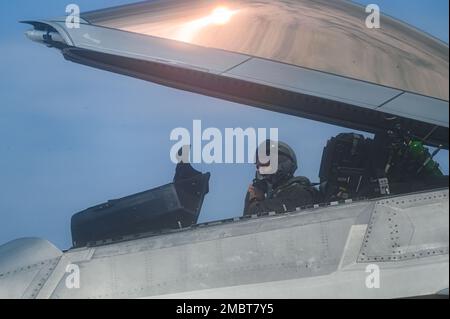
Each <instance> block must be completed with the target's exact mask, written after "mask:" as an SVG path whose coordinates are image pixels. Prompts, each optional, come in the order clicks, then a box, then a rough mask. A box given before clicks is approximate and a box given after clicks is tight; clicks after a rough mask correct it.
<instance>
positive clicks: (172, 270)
mask: <svg viewBox="0 0 450 319" xmlns="http://www.w3.org/2000/svg"><path fill="white" fill-rule="evenodd" d="M448 196H449V191H448V189H442V190H436V191H430V192H422V193H416V194H409V195H404V196H397V197H389V198H382V199H378V200H366V201H359V202H352V201H347V202H345V203H330V204H328V205H326V206H322V207H319V206H316V207H312V208H307V209H299V210H297V211H295V212H291V213H283V214H270V213H269V214H267V215H265V216H252V217H249V218H236V219H234V220H226V221H220V222H215V223H209V224H201V225H196V226H194V227H191V228H188V229H184V230H179V231H174V232H169V233H166V234H162V235H145V234H144V235H142V237H141V238H137V239H136V238H128V239H127V238H123V240H122V241H118V242H112V241H111V242H107V243H105V242H101V243H92V245H90V246H89V247H86V248H80V249H72V250H69V251H67V252H65V253H62V252H61V251H58V250H57V249H56V248H55V247H54V246H52V245H51V244H50V243H48V242H46V241H43V240H39V239H26V240H19V241H13V242H11V243H8V244H6V245H3V246H0V298H194V299H196V298H213V299H216V298H217V299H227V298H275V299H276V298H405V297H418V296H429V295H438V294H444V295H446V296H447V297H448V287H449V253H448V250H449V205H448V204H449V198H448ZM73 264H75V265H77V266H78V267H79V269H80V288H79V289H76V288H75V289H69V288H68V287H67V285H66V281H67V279H68V276H70V273H69V272H66V270H67V269H68V268H67V266H68V265H73ZM368 265H377V266H378V267H379V270H380V273H379V274H380V286H379V288H368V287H367V286H366V281H367V280H368V279H367V278H368V276H369V275H370V273H369V272H367V271H368V270H370V268H369V269H368V268H367V266H368ZM371 267H372V266H371Z"/></svg>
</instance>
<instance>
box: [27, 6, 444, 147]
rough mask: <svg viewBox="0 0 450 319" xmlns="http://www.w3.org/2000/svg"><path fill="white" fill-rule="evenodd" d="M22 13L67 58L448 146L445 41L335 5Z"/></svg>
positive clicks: (34, 35)
mask: <svg viewBox="0 0 450 319" xmlns="http://www.w3.org/2000/svg"><path fill="white" fill-rule="evenodd" d="M82 17H83V19H82V24H81V25H80V28H69V27H67V24H66V23H65V18H59V19H58V18H57V19H52V20H45V21H42V20H40V21H28V22H27V23H29V24H31V25H33V27H34V30H30V31H28V32H27V36H28V37H29V38H30V39H32V40H34V41H37V42H39V43H42V44H45V45H48V46H51V47H56V48H58V49H60V50H61V52H62V54H63V55H64V57H65V58H66V59H67V60H69V61H73V62H76V63H80V64H84V65H88V66H92V67H95V68H99V69H103V70H107V71H111V72H116V73H120V74H124V75H128V76H133V77H136V78H139V79H143V80H146V81H151V82H155V83H158V84H162V85H166V86H170V87H174V88H177V89H181V90H186V91H191V92H195V93H199V94H203V95H208V96H212V97H216V98H221V99H225V100H229V101H232V102H237V103H242V104H246V105H251V106H255V107H259V108H264V109H267V110H271V111H275V112H281V113H286V114H291V115H294V116H299V117H304V118H309V119H312V120H317V121H321V122H326V123H330V124H335V125H339V126H344V127H348V128H350V129H357V130H364V131H367V132H372V133H376V132H379V131H385V130H387V129H390V128H392V126H393V124H396V123H398V124H401V125H402V126H403V127H405V128H408V129H410V130H411V131H412V132H414V133H415V135H416V136H417V137H419V138H424V137H427V140H426V142H427V143H428V144H432V145H436V146H437V145H440V144H442V145H443V146H444V147H445V148H448V145H449V142H448V136H449V135H448V128H449V120H448V119H449V105H448V46H447V45H445V44H443V43H441V42H439V41H438V40H436V39H434V38H432V37H430V36H428V35H426V34H423V33H421V32H419V31H417V30H415V29H413V28H411V27H409V26H406V25H404V24H402V23H400V22H398V21H395V20H393V19H391V18H383V19H382V21H381V23H382V28H381V29H377V30H369V29H367V28H366V26H365V18H366V13H365V10H364V8H362V7H358V6H356V5H354V4H351V3H348V2H345V1H322V0H317V1H297V2H287V1H270V2H269V1H259V2H257V1H233V0H230V1H224V2H217V1H202V0H194V1H163V2H162V1H160V2H154V1H152V2H144V3H139V4H133V5H127V6H122V7H117V8H110V9H104V10H101V11H97V12H91V13H87V14H84V15H83V16H82Z"/></svg>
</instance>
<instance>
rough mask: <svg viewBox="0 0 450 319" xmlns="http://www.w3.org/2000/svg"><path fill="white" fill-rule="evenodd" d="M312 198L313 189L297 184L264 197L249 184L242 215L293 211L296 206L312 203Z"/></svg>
mask: <svg viewBox="0 0 450 319" xmlns="http://www.w3.org/2000/svg"><path fill="white" fill-rule="evenodd" d="M314 199H315V198H314V193H313V191H312V190H311V189H309V188H308V187H304V186H302V185H299V184H293V185H291V186H289V187H287V188H286V189H284V190H283V191H281V192H280V193H278V194H277V196H276V197H274V198H266V197H265V196H264V194H263V193H262V192H261V191H259V190H257V189H252V186H251V187H250V188H249V191H248V193H247V196H246V198H245V207H244V215H254V214H261V213H264V212H266V213H268V212H276V213H281V212H288V211H295V209H296V208H297V207H302V206H306V205H311V204H313V203H314Z"/></svg>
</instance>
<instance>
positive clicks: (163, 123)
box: [0, 0, 448, 248]
mask: <svg viewBox="0 0 450 319" xmlns="http://www.w3.org/2000/svg"><path fill="white" fill-rule="evenodd" d="M127 2H134V1H122V0H108V1H106V0H96V1H92V0H77V1H76V3H77V4H78V5H79V6H80V7H81V9H82V11H88V10H92V9H97V8H104V7H108V6H112V5H116V4H123V3H127ZM360 2H361V3H370V2H373V1H360ZM68 3H69V2H67V3H66V2H65V1H60V0H59V1H57V0H42V1H39V2H38V1H31V0H28V1H25V0H17V1H0V12H1V19H0V26H1V28H0V52H2V53H1V54H2V55H1V60H0V97H1V100H0V101H1V103H0V244H1V243H4V242H7V241H9V240H12V239H15V238H19V237H25V236H26V237H29V236H36V237H42V238H46V239H49V240H50V241H51V242H53V243H55V244H56V245H57V246H58V247H60V248H68V247H69V246H70V243H71V239H70V217H71V216H72V215H73V214H74V213H75V212H77V211H80V210H83V209H85V208H87V207H90V206H92V205H95V204H98V203H101V202H103V201H106V200H108V199H112V198H118V197H122V196H126V195H129V194H133V193H136V192H139V191H142V190H146V189H150V188H152V187H155V186H159V185H162V184H166V183H168V182H170V181H171V179H172V177H173V172H174V164H172V163H171V162H170V160H169V150H170V148H171V146H172V145H173V142H171V141H170V140H169V134H170V132H171V130H172V129H173V128H175V127H186V128H190V127H191V126H192V120H194V119H201V120H202V122H203V125H204V126H205V127H206V126H208V127H217V128H219V129H224V128H225V127H243V128H246V127H278V128H279V134H280V139H281V140H284V141H286V142H287V143H289V144H290V145H291V146H292V147H293V148H294V149H295V150H296V151H297V153H298V155H299V158H300V170H299V171H298V172H297V173H298V174H302V175H306V176H308V177H309V178H310V179H312V180H314V181H316V180H317V179H318V178H317V174H318V171H319V165H320V157H321V153H322V149H323V146H324V145H325V143H326V141H327V139H328V138H329V137H331V136H334V135H336V134H337V133H340V132H342V131H348V130H346V129H342V128H338V127H335V126H331V125H326V124H319V123H316V122H313V121H308V120H304V119H300V118H295V117H291V116H287V115H282V114H276V113H271V112H267V111H263V110H259V109H255V108H251V107H247V106H243V105H238V104H234V103H230V102H225V101H221V100H217V99H213V98H209V97H205V96H201V95H197V94H191V93H187V92H183V91H178V90H174V89H170V88H166V87H163V86H159V85H155V84H151V83H147V82H144V81H139V80H136V79H132V78H128V77H124V76H120V75H116V74H112V73H107V72H104V71H99V70H95V69H91V68H88V67H84V66H80V65H76V64H73V63H69V62H67V61H65V60H64V59H63V58H62V56H61V55H60V53H59V52H58V51H56V50H49V49H47V48H45V47H43V46H40V45H37V44H35V43H32V42H30V41H29V40H27V39H26V38H25V37H24V36H23V32H24V31H25V30H26V29H27V27H26V26H23V25H20V24H18V23H17V21H19V20H23V19H36V18H37V19H39V18H45V17H54V16H62V15H64V10H65V6H66V4H68ZM376 3H377V4H379V5H380V7H381V9H382V10H383V11H384V12H387V13H388V14H390V15H392V16H395V17H397V18H400V19H402V20H404V21H406V22H408V23H410V24H412V25H415V26H417V27H419V28H420V29H422V30H424V31H426V32H429V33H431V34H433V35H434V36H436V37H439V38H440V39H442V40H444V41H446V42H448V1H447V0H434V1H432V2H427V1H412V0H409V1H406V0H405V1H400V0H397V1H395V0H386V1H376ZM430 4H431V5H430ZM311 137H314V138H311ZM439 158H440V161H441V163H442V164H443V167H444V170H445V171H446V172H448V153H447V152H443V153H442V154H441V155H440V157H439ZM196 168H198V169H201V170H203V171H210V172H211V173H212V180H211V187H210V188H211V192H210V194H209V195H208V196H207V198H206V201H205V205H204V207H203V211H202V215H201V221H206V220H216V219H222V218H226V217H231V216H238V215H241V214H242V206H243V199H244V196H245V191H246V189H247V187H248V184H249V183H250V182H251V180H252V178H253V175H254V168H253V167H252V166H251V165H212V166H206V165H197V166H196Z"/></svg>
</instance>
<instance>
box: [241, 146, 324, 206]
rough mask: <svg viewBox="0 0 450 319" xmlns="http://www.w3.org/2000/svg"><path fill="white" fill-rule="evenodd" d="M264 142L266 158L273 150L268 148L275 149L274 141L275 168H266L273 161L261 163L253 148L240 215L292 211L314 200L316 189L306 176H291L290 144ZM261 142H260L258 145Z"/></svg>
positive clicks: (292, 155) (294, 163)
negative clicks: (251, 178) (250, 174)
mask: <svg viewBox="0 0 450 319" xmlns="http://www.w3.org/2000/svg"><path fill="white" fill-rule="evenodd" d="M264 143H265V144H266V155H268V156H267V158H271V156H272V155H271V154H273V153H271V151H272V152H273V151H274V150H276V143H278V164H277V168H275V169H273V168H272V169H270V166H271V165H273V163H270V160H267V161H266V163H263V161H260V159H259V156H258V153H259V152H258V151H257V152H256V177H255V179H254V181H253V184H252V185H250V187H249V188H248V192H247V196H246V198H245V207H244V215H253V214H260V213H263V212H277V213H279V212H289V211H295V210H296V208H297V207H302V206H307V205H311V204H314V203H316V202H318V201H319V194H320V193H319V191H318V190H317V189H316V188H315V187H313V186H312V184H311V182H310V181H309V179H308V178H306V177H303V176H300V177H294V173H295V171H296V170H297V156H296V155H295V152H294V151H293V150H292V148H291V147H289V145H287V144H285V143H282V142H274V141H271V140H267V141H266V142H264ZM261 146H262V144H261V145H260V146H259V148H258V149H260V148H261ZM262 154H264V153H262ZM269 155H270V156H269Z"/></svg>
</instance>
